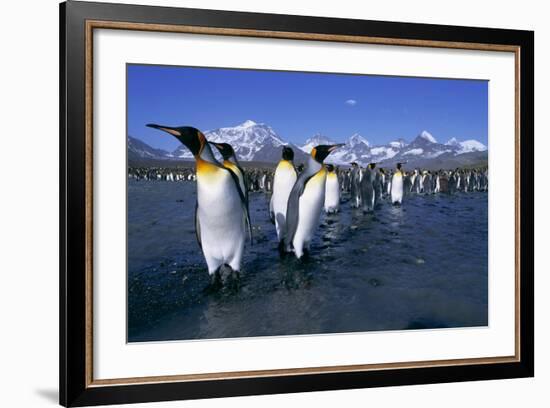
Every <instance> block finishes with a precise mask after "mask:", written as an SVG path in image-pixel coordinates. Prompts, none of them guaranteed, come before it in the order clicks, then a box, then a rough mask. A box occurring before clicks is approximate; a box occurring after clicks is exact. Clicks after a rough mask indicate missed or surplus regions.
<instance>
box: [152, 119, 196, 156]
mask: <svg viewBox="0 0 550 408" xmlns="http://www.w3.org/2000/svg"><path fill="white" fill-rule="evenodd" d="M146 126H147V127H150V128H153V129H159V130H162V131H164V132H166V133H170V134H171V135H172V136H174V137H175V138H176V139H178V140H179V141H180V142H181V143H183V144H184V145H185V147H187V148H188V149H189V150H190V151H191V153H193V156H197V155H198V154H200V152H201V150H202V148H203V146H204V144H205V143H206V137H205V136H204V135H203V134H202V132H201V131H200V130H198V129H196V128H194V127H190V126H179V127H170V126H162V125H156V124H154V123H148V124H147V125H146Z"/></svg>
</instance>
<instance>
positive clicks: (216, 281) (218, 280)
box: [204, 268, 223, 294]
mask: <svg viewBox="0 0 550 408" xmlns="http://www.w3.org/2000/svg"><path fill="white" fill-rule="evenodd" d="M222 287H223V282H222V277H221V274H220V269H219V268H218V270H216V272H214V273H213V274H211V275H210V284H209V285H208V286H207V287H206V288H205V289H204V292H205V293H207V294H208V293H215V292H218V291H219V290H220V289H221V288H222Z"/></svg>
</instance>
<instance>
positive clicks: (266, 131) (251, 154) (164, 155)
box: [128, 119, 487, 166]
mask: <svg viewBox="0 0 550 408" xmlns="http://www.w3.org/2000/svg"><path fill="white" fill-rule="evenodd" d="M204 134H205V136H206V138H207V139H208V140H209V141H212V142H225V143H229V144H231V145H232V146H233V148H234V150H235V153H236V155H237V158H238V159H239V160H240V161H242V162H249V161H254V162H266V163H267V162H271V163H276V162H278V161H279V160H280V157H281V150H282V146H289V147H292V149H293V150H294V154H295V162H296V163H303V162H305V161H306V158H307V156H308V155H309V153H310V152H311V149H312V148H313V147H314V146H316V145H318V144H335V143H336V142H335V141H334V140H333V139H332V138H331V137H329V136H327V135H324V134H321V133H316V134H314V135H313V136H312V137H310V138H308V139H307V140H306V141H305V142H304V144H302V145H301V146H297V145H296V144H294V143H291V142H288V141H286V140H285V139H284V138H282V137H280V136H279V135H278V134H277V133H276V131H275V130H274V129H273V128H272V127H271V126H269V125H267V124H265V123H256V122H254V121H252V120H250V119H249V120H246V121H245V122H243V123H241V124H239V125H237V126H233V127H222V128H218V129H213V130H209V131H206V132H204ZM213 150H214V153H215V154H216V155H217V157H218V158H220V156H219V155H218V152H217V151H216V149H213ZM483 152H484V153H485V154H483ZM471 153H482V154H478V155H474V156H475V157H482V156H484V157H487V147H486V146H485V145H484V144H482V143H481V142H479V141H477V140H474V139H468V140H465V141H462V142H460V141H458V140H457V139H456V138H454V137H453V138H451V139H449V140H448V141H447V142H445V143H440V142H438V141H437V139H436V138H435V137H434V136H433V135H432V134H431V133H430V132H428V131H427V130H422V131H421V132H420V133H419V134H418V135H417V136H416V137H415V138H414V139H412V141H411V142H407V141H406V140H405V139H403V138H398V139H395V140H393V141H391V142H389V143H386V144H383V145H372V144H371V143H370V142H369V141H368V140H367V139H366V138H365V137H363V136H361V135H360V134H358V133H354V134H353V135H351V136H350V137H349V138H348V139H347V140H346V141H345V144H344V146H342V147H341V148H339V149H337V150H336V151H334V152H333V153H332V154H331V155H330V156H329V157H328V158H327V160H326V161H327V163H332V164H336V165H349V164H350V163H352V162H357V163H358V164H360V165H361V166H366V165H367V164H368V163H373V162H374V163H380V165H389V164H390V163H392V164H394V163H397V162H409V163H410V162H419V161H420V162H425V161H427V160H432V159H437V158H438V157H441V158H442V159H446V160H447V161H450V162H453V163H455V162H460V161H461V160H460V158H459V159H458V160H456V159H454V158H456V157H457V156H461V155H464V154H471ZM128 158H129V159H155V160H192V159H193V155H192V154H191V152H190V151H189V150H188V149H187V148H186V147H185V146H184V145H180V146H178V147H177V148H176V149H175V150H174V151H172V152H168V151H165V150H163V149H156V148H153V147H151V146H149V145H148V144H146V143H145V142H143V141H142V140H140V139H137V138H134V137H132V136H128ZM451 159H452V160H451ZM464 159H466V157H465V158H464ZM441 161H442V160H439V161H438V162H441Z"/></svg>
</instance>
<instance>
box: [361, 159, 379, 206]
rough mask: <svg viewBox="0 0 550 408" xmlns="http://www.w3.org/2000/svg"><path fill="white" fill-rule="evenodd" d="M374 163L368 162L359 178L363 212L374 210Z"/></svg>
mask: <svg viewBox="0 0 550 408" xmlns="http://www.w3.org/2000/svg"><path fill="white" fill-rule="evenodd" d="M375 167H376V163H370V164H369V165H368V166H367V167H366V168H365V172H364V173H363V178H362V180H361V203H362V205H363V212H365V213H367V212H371V211H373V210H374V204H375V199H376V193H375V184H376V173H375V171H374V168H375Z"/></svg>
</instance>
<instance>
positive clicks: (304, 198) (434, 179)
mask: <svg viewBox="0 0 550 408" xmlns="http://www.w3.org/2000/svg"><path fill="white" fill-rule="evenodd" d="M147 126H149V127H152V128H155V129H158V130H161V131H164V132H166V133H168V134H170V135H172V136H174V137H175V138H177V139H178V140H179V141H180V142H181V143H183V144H184V145H185V146H186V147H187V148H188V149H189V150H190V151H191V153H192V154H193V156H194V158H195V170H194V171H193V170H191V169H184V170H182V169H163V168H132V169H130V170H129V174H128V176H129V177H130V178H133V179H135V180H166V181H196V182H197V203H196V206H195V231H196V236H197V241H198V243H199V246H200V248H201V250H202V253H203V255H204V258H205V261H206V264H207V267H208V273H209V274H210V276H211V279H212V282H213V283H215V284H223V282H225V281H226V280H227V279H228V278H233V279H235V278H238V276H239V271H240V270H241V266H242V257H243V253H244V247H245V242H246V241H249V242H250V243H251V244H252V233H251V223H250V215H249V210H248V193H249V191H264V192H271V193H272V194H271V199H270V201H269V216H270V218H271V221H272V223H273V224H274V225H275V230H276V233H277V239H278V242H279V246H278V248H279V251H280V253H281V255H285V254H292V253H293V254H294V255H295V256H296V258H298V259H303V258H304V257H307V256H308V252H309V246H310V242H311V239H312V237H313V235H314V233H315V230H316V229H317V228H318V226H319V222H320V215H321V212H322V211H323V209H324V211H325V212H326V213H327V214H334V213H337V212H338V211H339V210H340V205H341V194H342V193H349V195H350V200H349V202H350V204H351V207H353V208H358V209H362V211H363V212H365V213H368V212H373V211H374V210H375V209H376V208H377V207H378V206H379V205H381V204H382V202H384V201H389V202H390V203H391V204H393V205H401V204H402V202H403V198H404V197H406V196H407V195H409V194H437V193H448V194H452V193H455V192H459V191H460V192H471V191H487V190H488V185H489V179H488V170H487V168H482V169H456V170H440V171H435V172H432V171H428V170H420V169H414V170H411V171H405V170H404V169H403V167H402V164H401V163H398V164H397V165H396V167H395V169H392V170H386V169H383V168H379V167H377V166H376V163H371V164H369V165H368V166H366V167H365V168H361V167H360V166H359V165H358V164H357V163H351V167H350V168H349V169H339V168H337V167H335V166H333V165H331V164H324V160H325V159H326V158H327V157H328V156H329V155H330V153H332V152H333V151H334V150H336V149H338V148H339V147H340V146H343V144H336V145H318V146H316V147H315V148H313V149H312V151H311V154H310V156H309V157H308V161H307V163H306V165H305V166H302V165H300V166H298V167H296V166H295V165H294V163H293V159H294V152H293V150H292V149H291V148H290V147H287V146H283V149H282V157H281V160H280V161H279V163H278V164H277V166H276V168H275V171H274V172H271V171H267V170H259V169H254V170H252V171H249V172H247V173H245V171H244V170H243V168H242V167H241V165H240V164H239V161H238V160H237V157H236V155H235V152H234V150H233V148H232V147H231V145H229V144H227V143H212V142H208V141H207V140H206V137H205V136H204V134H203V133H202V132H201V131H200V130H198V129H195V128H193V127H188V126H181V127H170V126H162V125H156V124H148V125H147ZM211 146H213V147H214V148H215V149H217V150H218V151H219V152H220V154H221V156H222V158H223V162H222V163H220V162H219V161H218V160H217V159H216V158H215V156H214V154H213V152H212V149H211Z"/></svg>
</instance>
